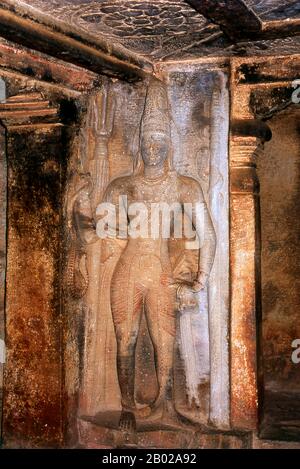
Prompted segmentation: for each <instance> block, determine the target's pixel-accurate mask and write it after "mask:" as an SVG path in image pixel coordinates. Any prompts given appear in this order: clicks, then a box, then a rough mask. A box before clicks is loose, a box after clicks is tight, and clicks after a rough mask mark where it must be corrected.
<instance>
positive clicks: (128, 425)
mask: <svg viewBox="0 0 300 469" xmlns="http://www.w3.org/2000/svg"><path fill="white" fill-rule="evenodd" d="M119 430H120V431H122V432H124V433H135V432H136V420H135V416H134V413H133V412H131V411H128V410H122V412H121V416H120V420H119Z"/></svg>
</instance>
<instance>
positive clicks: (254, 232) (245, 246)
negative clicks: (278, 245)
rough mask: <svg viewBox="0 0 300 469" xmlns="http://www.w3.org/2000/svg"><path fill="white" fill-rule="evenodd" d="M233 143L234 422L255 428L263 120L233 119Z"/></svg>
mask: <svg viewBox="0 0 300 469" xmlns="http://www.w3.org/2000/svg"><path fill="white" fill-rule="evenodd" d="M233 134H234V135H233V136H232V139H231V148H230V225H231V230H230V249H231V262H230V265H231V341H230V342H231V424H232V426H233V427H234V428H240V429H247V430H252V429H256V427H257V420H258V377H257V341H258V332H257V319H258V317H259V315H260V293H259V285H260V215H259V181H258V178H257V174H256V164H255V159H256V155H257V151H258V149H259V148H260V146H261V142H262V140H260V139H259V138H257V136H260V137H263V140H265V139H269V138H270V135H269V129H268V128H267V126H266V125H265V124H263V123H256V122H255V121H244V122H239V123H235V124H234V125H233Z"/></svg>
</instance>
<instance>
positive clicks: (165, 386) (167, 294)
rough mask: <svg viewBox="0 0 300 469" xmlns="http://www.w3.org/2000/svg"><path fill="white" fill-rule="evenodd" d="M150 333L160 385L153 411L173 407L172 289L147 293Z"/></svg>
mask: <svg viewBox="0 0 300 469" xmlns="http://www.w3.org/2000/svg"><path fill="white" fill-rule="evenodd" d="M145 307H146V317H147V323H148V328H149V333H150V336H151V340H152V343H153V347H154V353H155V364H156V370H157V379H158V385H159V391H158V395H157V397H156V400H155V402H154V405H153V406H152V407H153V409H157V408H162V407H163V406H164V407H166V406H167V407H173V405H174V397H173V362H174V342H175V333H176V322H175V295H174V290H173V288H172V287H169V286H163V285H161V286H160V287H159V288H152V289H150V290H149V291H148V293H147V295H146V301H145Z"/></svg>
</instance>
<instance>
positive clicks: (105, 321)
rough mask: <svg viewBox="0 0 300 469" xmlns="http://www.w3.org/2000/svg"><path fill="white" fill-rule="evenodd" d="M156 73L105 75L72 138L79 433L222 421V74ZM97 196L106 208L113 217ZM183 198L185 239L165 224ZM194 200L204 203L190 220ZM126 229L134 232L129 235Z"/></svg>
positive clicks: (70, 220)
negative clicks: (143, 78) (153, 76)
mask: <svg viewBox="0 0 300 469" xmlns="http://www.w3.org/2000/svg"><path fill="white" fill-rule="evenodd" d="M162 76H164V79H163V81H159V80H152V81H151V82H150V83H146V84H145V83H140V84H137V85H126V84H124V83H123V84H121V83H120V82H115V83H112V82H108V81H107V82H105V83H104V84H103V86H102V88H101V89H100V90H99V91H98V92H97V93H95V94H94V95H93V96H92V97H91V99H90V102H89V106H88V111H87V115H86V122H85V125H84V126H83V128H82V131H81V132H80V134H79V135H78V136H77V139H76V141H75V142H74V149H75V150H74V154H73V158H72V162H71V165H70V174H69V177H70V189H69V194H68V196H67V200H66V211H65V213H66V217H67V226H68V239H67V250H68V256H67V259H66V267H65V282H64V284H65V292H66V295H65V297H66V299H67V301H66V310H67V315H66V316H67V318H68V319H67V321H68V322H67V327H66V331H67V332H66V337H65V344H66V346H65V353H66V363H69V364H70V366H67V367H66V390H67V394H68V396H69V400H70V405H69V419H71V420H70V422H71V421H72V418H73V422H75V420H76V417H77V423H78V429H79V433H80V438H81V441H83V442H84V441H85V443H86V441H87V440H88V441H91V432H92V431H94V430H95V429H98V430H97V431H98V434H99V435H100V433H99V431H100V430H99V429H104V428H111V429H115V430H117V431H119V430H122V431H123V433H124V431H125V433H126V432H127V433H128V432H129V433H135V431H136V430H137V431H138V432H139V433H141V432H143V431H148V430H166V431H167V430H181V429H184V430H187V429H189V428H191V427H190V426H191V425H194V424H201V425H205V426H210V425H214V426H217V427H219V428H227V427H228V425H229V408H228V407H229V403H228V392H229V391H228V358H227V354H228V352H227V346H228V344H227V328H228V316H227V315H228V252H227V250H228V214H227V211H228V200H227V197H228V194H227V174H228V170H227V150H226V145H224V141H225V142H226V141H227V138H228V122H227V117H224V116H228V96H227V89H226V77H225V75H224V74H223V73H221V72H219V71H214V70H209V69H207V68H205V69H201V68H200V67H197V66H195V67H192V68H191V69H190V70H189V71H185V72H181V70H180V68H179V69H174V70H169V71H167V72H164V73H163V74H162ZM78 149H79V150H78ZM124 201H125V202H124ZM101 203H106V204H110V205H108V206H107V207H106V208H108V209H109V207H111V206H114V207H116V210H117V212H116V213H117V214H118V215H119V217H118V222H117V223H115V222H113V223H111V220H109V219H107V218H105V216H106V215H107V212H106V213H104V212H101V209H99V204H101ZM161 203H163V204H165V206H166V205H168V207H169V206H170V205H171V206H172V210H171V212H172V213H171V227H172V229H171V232H170V235H169V236H164V235H162V234H161V231H159V235H158V236H157V237H156V238H155V237H153V236H149V235H148V234H147V235H146V236H142V235H141V233H142V228H141V224H142V222H143V221H144V222H145V220H146V225H147V228H149V227H150V224H149V223H150V222H149V220H150V218H149V217H148V218H147V216H148V215H149V213H150V211H151V210H152V208H153V204H154V205H155V204H156V205H157V204H161ZM189 203H190V204H192V209H191V212H190V215H189V213H187V212H185V211H184V212H182V213H180V216H182V221H183V224H184V226H186V225H185V223H187V221H190V222H191V226H192V228H194V232H193V234H194V238H190V237H189V236H186V233H185V232H183V236H176V235H175V234H174V227H175V228H176V226H177V225H176V223H177V221H178V217H179V212H177V211H176V210H177V208H178V206H179V207H183V206H184V205H185V204H187V205H188V204H189ZM126 204H127V205H126ZM134 204H138V205H139V207H138V208H139V210H138V211H137V212H133V211H132V206H133V205H134ZM141 204H142V205H143V207H144V208H145V209H146V211H147V210H148V211H147V216H146V218H145V217H144V214H143V213H142V215H141V212H143V210H142V208H141ZM176 204H177V205H176ZM193 204H194V206H197V207H200V209H201V210H202V218H201V217H200V218H201V220H202V225H201V229H199V230H198V225H197V220H198V218H197V214H196V211H195V208H193ZM100 207H101V205H100ZM160 208H161V207H160ZM135 209H136V206H135ZM120 214H123V217H124V218H123V222H124V220H125V225H124V223H123V225H122V220H121V218H120ZM133 215H135V216H133ZM137 215H138V217H137ZM163 215H164V214H162V218H160V220H163V218H164V217H163ZM103 219H105V220H108V221H107V223H106V224H104V225H105V229H106V230H107V232H108V233H109V234H108V235H107V236H106V237H105V239H101V236H100V237H99V226H104V225H103V223H102V224H101V223H100V225H99V220H100V221H101V220H102V221H103ZM151 221H153V217H152V212H151ZM160 223H161V224H160V229H162V224H163V221H161V222H160ZM137 225H138V226H137ZM124 226H125V227H126V230H127V229H128V230H129V237H127V236H125V235H124ZM133 227H135V229H136V230H137V231H138V236H136V231H135V236H131V237H130V233H132V228H133ZM149 229H152V228H149ZM126 230H125V231H126ZM130 230H131V231H130ZM111 233H113V236H112V235H111ZM143 234H145V232H143ZM151 235H152V231H151ZM201 236H203V242H202V238H201ZM102 238H103V237H102ZM197 239H198V244H197V242H195V240H197ZM199 241H200V242H199ZM74 370H78V373H76V372H75V374H74ZM70 425H72V424H70ZM92 429H94V430H92ZM97 431H96V433H97ZM98 439H99V438H98ZM102 439H103V435H102ZM96 440H97V438H96ZM98 444H99V441H98Z"/></svg>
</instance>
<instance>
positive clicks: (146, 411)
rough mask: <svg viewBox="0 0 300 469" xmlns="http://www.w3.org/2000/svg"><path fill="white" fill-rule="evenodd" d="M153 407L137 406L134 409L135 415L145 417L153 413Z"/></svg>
mask: <svg viewBox="0 0 300 469" xmlns="http://www.w3.org/2000/svg"><path fill="white" fill-rule="evenodd" d="M151 412H152V409H151V407H150V406H149V405H147V406H145V407H140V408H136V409H135V411H134V415H135V416H136V418H137V419H145V418H147V417H149V415H151Z"/></svg>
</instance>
